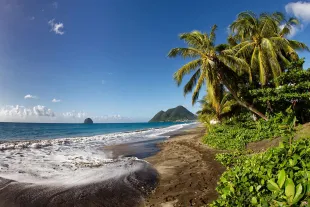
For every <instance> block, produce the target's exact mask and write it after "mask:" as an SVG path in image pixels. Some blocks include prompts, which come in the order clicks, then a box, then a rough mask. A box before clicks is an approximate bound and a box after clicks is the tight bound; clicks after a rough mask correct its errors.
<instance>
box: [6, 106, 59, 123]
mask: <svg viewBox="0 0 310 207" xmlns="http://www.w3.org/2000/svg"><path fill="white" fill-rule="evenodd" d="M38 117H49V118H52V117H55V113H54V112H53V111H52V110H51V109H49V108H47V107H45V106H41V105H37V106H34V107H33V108H26V107H24V106H20V105H16V106H5V107H2V108H0V119H1V121H35V120H36V119H37V118H38Z"/></svg>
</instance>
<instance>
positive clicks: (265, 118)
mask: <svg viewBox="0 0 310 207" xmlns="http://www.w3.org/2000/svg"><path fill="white" fill-rule="evenodd" d="M223 77H224V74H223V71H221V70H220V71H219V78H220V79H221V81H222V83H223V84H224V86H225V87H226V88H227V89H228V91H229V92H230V93H231V94H232V95H233V97H234V99H235V100H236V101H237V102H238V104H239V105H241V106H243V107H244V108H246V109H248V110H250V111H251V112H253V113H254V114H256V115H258V116H259V117H261V118H262V119H264V120H265V121H268V118H267V117H266V116H265V115H264V114H263V113H261V112H260V111H258V110H257V109H256V108H255V107H254V106H253V105H252V104H249V103H248V102H246V101H242V100H241V99H240V98H239V97H238V96H237V94H236V93H235V91H234V90H233V89H232V88H231V87H230V85H229V83H227V82H225V80H224V78H223Z"/></svg>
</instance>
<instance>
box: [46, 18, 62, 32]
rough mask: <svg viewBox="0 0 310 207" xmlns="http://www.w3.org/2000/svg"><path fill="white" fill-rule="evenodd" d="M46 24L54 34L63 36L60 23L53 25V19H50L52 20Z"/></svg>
mask: <svg viewBox="0 0 310 207" xmlns="http://www.w3.org/2000/svg"><path fill="white" fill-rule="evenodd" d="M48 24H49V25H50V27H51V31H53V32H55V34H59V35H63V34H65V32H64V31H62V30H63V29H64V24H63V23H61V22H59V23H55V19H52V20H50V21H48Z"/></svg>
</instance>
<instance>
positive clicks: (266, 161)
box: [211, 139, 310, 207]
mask: <svg viewBox="0 0 310 207" xmlns="http://www.w3.org/2000/svg"><path fill="white" fill-rule="evenodd" d="M309 145H310V139H303V140H299V141H297V142H295V143H294V144H292V145H291V144H289V142H287V143H284V144H283V143H281V144H280V146H279V147H276V148H272V149H269V150H268V151H266V152H264V153H261V154H255V155H240V154H239V155H237V156H238V157H237V158H234V159H233V160H234V161H233V162H231V160H232V159H229V158H230V157H229V156H227V155H226V156H218V158H219V159H220V161H221V162H222V163H223V164H225V165H226V166H227V167H228V170H227V171H226V172H225V173H224V174H223V175H222V177H221V178H220V182H219V185H218V187H217V191H218V192H219V194H220V196H219V198H218V199H217V200H216V201H214V202H213V203H212V204H211V206H261V207H264V206H266V207H267V206H308V203H309V202H310V150H309ZM232 156H236V154H233V155H232ZM232 164H233V166H231V165H232Z"/></svg>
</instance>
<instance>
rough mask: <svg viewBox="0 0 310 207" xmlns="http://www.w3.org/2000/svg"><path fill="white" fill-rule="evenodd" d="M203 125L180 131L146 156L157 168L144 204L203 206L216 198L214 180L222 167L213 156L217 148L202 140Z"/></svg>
mask: <svg viewBox="0 0 310 207" xmlns="http://www.w3.org/2000/svg"><path fill="white" fill-rule="evenodd" d="M204 134H205V128H203V127H201V126H200V127H197V128H195V129H191V130H187V131H186V132H182V133H181V134H180V135H176V136H174V137H171V138H169V139H168V140H166V141H164V142H163V143H160V144H159V147H160V148H161V151H160V152H159V153H157V154H156V155H154V156H152V157H149V158H147V159H146V160H147V161H148V162H150V163H151V164H152V165H153V167H154V168H155V169H156V170H157V171H158V173H159V176H160V179H159V185H158V186H157V188H156V189H155V190H154V192H153V194H151V195H150V197H148V198H147V199H146V201H145V204H144V206H152V207H170V206H203V205H206V204H208V203H210V202H211V201H213V200H214V199H216V198H217V192H216V190H215V188H216V185H217V181H218V180H219V178H220V176H221V174H222V173H223V172H224V170H225V168H224V167H223V166H222V165H221V164H220V163H218V162H217V161H215V160H214V157H215V154H216V153H217V152H219V151H217V150H214V149H210V148H208V147H207V146H206V145H205V144H203V143H202V142H201V139H202V137H203V135H204Z"/></svg>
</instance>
